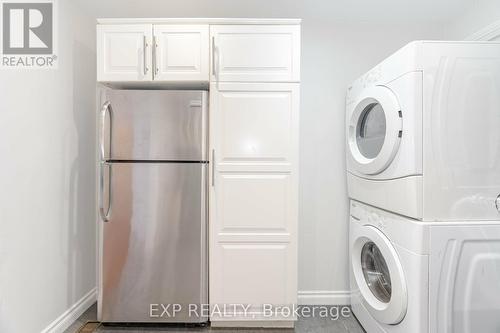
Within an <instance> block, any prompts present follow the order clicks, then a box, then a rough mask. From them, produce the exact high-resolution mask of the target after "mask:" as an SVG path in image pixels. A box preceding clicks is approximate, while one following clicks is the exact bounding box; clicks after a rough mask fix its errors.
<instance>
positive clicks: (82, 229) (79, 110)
mask: <svg viewBox="0 0 500 333" xmlns="http://www.w3.org/2000/svg"><path fill="white" fill-rule="evenodd" d="M72 53H73V110H72V111H73V122H74V131H75V132H74V134H75V135H76V141H77V148H76V149H77V151H76V152H74V155H75V159H74V160H73V162H72V164H71V169H70V177H69V189H68V194H69V198H68V201H69V208H68V219H67V221H68V238H67V239H68V244H67V250H68V257H67V265H66V267H67V288H68V290H67V294H66V299H67V305H68V307H70V306H72V305H73V304H75V302H76V301H77V300H79V299H80V298H81V297H82V295H81V294H79V292H78V291H81V290H82V288H85V287H87V286H86V284H88V276H89V275H90V274H92V275H93V276H95V275H96V274H95V257H96V255H95V253H96V247H95V246H93V245H94V244H88V240H89V239H95V235H96V228H89V225H88V224H89V223H90V224H94V225H95V224H96V214H95V182H94V179H96V175H95V147H96V142H95V141H96V134H95V133H96V130H95V123H96V111H95V105H94V103H93V102H94V101H95V96H94V95H93V93H94V92H95V90H94V89H92V88H90V89H89V87H94V86H95V74H94V70H93V68H94V67H95V64H94V65H93V66H90V67H86V66H82V64H85V63H88V62H89V59H95V53H94V51H93V50H90V49H89V48H88V47H86V46H85V45H83V44H81V43H80V42H78V41H75V42H74V43H73V47H72ZM93 62H94V63H95V61H93ZM89 71H92V73H91V74H90V75H89ZM89 157H91V158H89ZM89 182H91V183H90V184H89ZM89 232H93V233H94V234H93V235H91V234H89ZM85 249H90V250H91V251H92V252H93V253H85ZM89 254H90V255H89ZM88 269H91V270H93V272H90V274H89V272H88ZM86 277H87V280H85V278H86ZM94 285H95V283H94Z"/></svg>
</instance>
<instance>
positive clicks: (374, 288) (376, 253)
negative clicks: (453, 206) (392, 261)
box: [361, 242, 392, 303]
mask: <svg viewBox="0 0 500 333" xmlns="http://www.w3.org/2000/svg"><path fill="white" fill-rule="evenodd" d="M361 266H362V269H363V275H364V277H365V281H366V284H367V285H368V287H369V288H370V290H371V292H372V293H373V295H374V296H375V297H376V298H377V299H378V300H379V301H381V302H383V303H389V301H390V300H391V294H392V286H391V276H390V274H389V268H388V267H387V263H386V262H385V259H384V257H383V255H382V253H381V252H380V250H379V248H378V247H377V245H375V243H373V242H367V243H366V244H365V245H364V246H363V249H362V250H361Z"/></svg>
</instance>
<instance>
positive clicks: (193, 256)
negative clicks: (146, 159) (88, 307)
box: [98, 163, 208, 323]
mask: <svg viewBox="0 0 500 333" xmlns="http://www.w3.org/2000/svg"><path fill="white" fill-rule="evenodd" d="M105 167H107V168H111V171H112V172H110V173H109V172H106V171H104V175H105V177H104V178H105V180H104V182H105V186H103V188H105V189H106V190H105V191H104V195H105V196H108V197H109V205H110V206H109V217H108V222H101V224H102V228H101V230H102V232H101V249H100V251H101V256H100V260H101V272H100V273H101V275H100V292H99V309H98V311H99V320H100V321H103V322H115V323H116V322H136V323H139V322H140V323H142V322H144V323H147V322H157V323H169V322H170V323H175V322H183V323H184V322H205V321H207V320H208V318H207V317H204V316H201V311H199V309H201V306H202V304H206V303H207V302H208V289H207V288H208V287H207V243H206V227H207V226H206V221H207V216H206V210H207V206H206V205H207V203H206V201H207V198H206V190H207V184H206V179H207V177H206V174H207V173H206V172H207V164H202V163H109V164H106V166H105ZM109 175H111V176H110V178H111V179H109ZM108 182H109V183H108ZM108 184H109V185H110V186H109V187H108V186H107V185H108ZM108 189H109V190H108ZM105 201H107V200H105ZM190 304H191V309H194V308H195V307H197V308H198V314H200V315H196V313H195V312H194V311H192V312H191V313H190V312H189V306H190Z"/></svg>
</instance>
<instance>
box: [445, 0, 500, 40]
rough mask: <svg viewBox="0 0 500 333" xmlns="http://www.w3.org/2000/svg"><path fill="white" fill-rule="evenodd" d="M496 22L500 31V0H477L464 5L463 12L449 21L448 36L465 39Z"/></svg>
mask: <svg viewBox="0 0 500 333" xmlns="http://www.w3.org/2000/svg"><path fill="white" fill-rule="evenodd" d="M494 23H497V27H498V28H497V30H499V31H500V1H498V0H476V1H473V2H472V3H470V4H469V5H468V6H464V8H463V12H462V13H460V14H459V15H457V16H455V17H454V18H453V19H452V20H451V21H450V22H449V23H448V25H447V32H446V36H447V38H449V39H457V40H461V39H465V38H467V37H469V36H471V35H472V34H474V33H476V32H477V31H480V30H481V29H483V28H485V27H487V26H489V25H491V24H494ZM497 40H500V38H498V39H497Z"/></svg>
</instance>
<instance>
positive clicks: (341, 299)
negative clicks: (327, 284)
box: [298, 290, 351, 305]
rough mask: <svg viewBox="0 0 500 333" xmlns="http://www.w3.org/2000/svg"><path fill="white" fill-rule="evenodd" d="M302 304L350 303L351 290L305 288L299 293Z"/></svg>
mask: <svg viewBox="0 0 500 333" xmlns="http://www.w3.org/2000/svg"><path fill="white" fill-rule="evenodd" d="M298 301H299V304H300V305H349V304H351V292H350V291H349V290H303V291H299V293H298Z"/></svg>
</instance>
